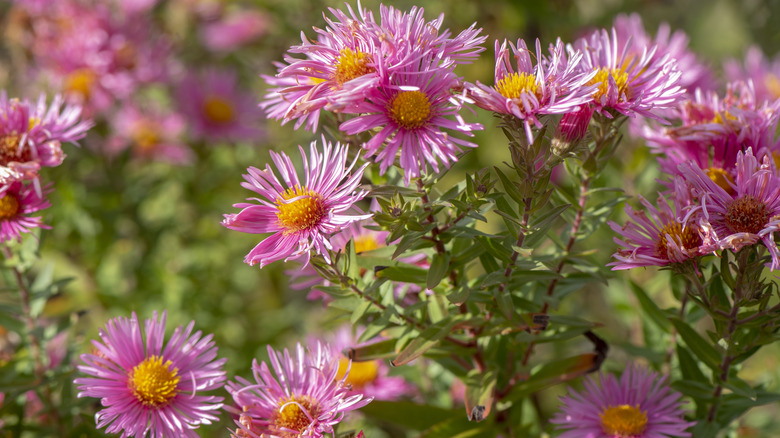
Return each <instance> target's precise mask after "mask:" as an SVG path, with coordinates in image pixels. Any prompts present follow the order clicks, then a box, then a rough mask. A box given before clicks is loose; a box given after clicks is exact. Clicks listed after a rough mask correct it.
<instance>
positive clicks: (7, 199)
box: [0, 193, 19, 220]
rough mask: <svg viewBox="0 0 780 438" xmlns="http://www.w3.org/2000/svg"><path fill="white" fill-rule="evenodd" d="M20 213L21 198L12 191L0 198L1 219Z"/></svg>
mask: <svg viewBox="0 0 780 438" xmlns="http://www.w3.org/2000/svg"><path fill="white" fill-rule="evenodd" d="M17 213H19V200H18V199H16V196H14V195H13V194H11V193H6V194H5V196H3V197H2V198H0V220H6V219H11V218H12V217H14V216H16V214H17Z"/></svg>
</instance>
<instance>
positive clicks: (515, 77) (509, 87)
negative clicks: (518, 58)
mask: <svg viewBox="0 0 780 438" xmlns="http://www.w3.org/2000/svg"><path fill="white" fill-rule="evenodd" d="M496 91H498V92H499V93H501V95H502V96H504V97H506V98H509V99H517V98H518V97H520V95H521V94H523V93H534V94H535V95H536V97H537V99H538V98H539V97H540V96H539V94H538V93H539V90H538V86H537V84H536V77H535V76H534V75H533V74H528V73H512V74H511V75H508V76H504V77H503V78H501V80H499V81H498V83H497V84H496Z"/></svg>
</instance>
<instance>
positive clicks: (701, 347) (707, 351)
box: [671, 318, 721, 371]
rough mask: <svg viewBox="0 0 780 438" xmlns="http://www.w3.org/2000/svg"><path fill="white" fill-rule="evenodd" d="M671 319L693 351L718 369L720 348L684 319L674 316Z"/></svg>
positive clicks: (706, 362) (709, 365)
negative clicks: (716, 347)
mask: <svg viewBox="0 0 780 438" xmlns="http://www.w3.org/2000/svg"><path fill="white" fill-rule="evenodd" d="M671 321H672V324H674V328H675V329H677V333H679V334H680V336H681V337H682V338H683V340H684V341H685V344H686V345H687V346H688V348H689V349H690V350H691V352H692V353H693V354H694V355H695V356H696V357H697V358H699V360H701V361H702V362H703V363H704V364H705V365H707V366H708V367H710V368H711V369H712V370H714V371H718V370H719V369H720V362H721V357H720V353H719V352H718V350H716V349H715V347H713V346H712V345H710V343H709V341H707V340H706V339H704V338H703V337H701V335H699V334H698V333H696V331H695V330H694V329H693V328H692V327H691V326H689V325H688V324H686V323H685V322H684V321H682V320H680V319H677V318H672V319H671Z"/></svg>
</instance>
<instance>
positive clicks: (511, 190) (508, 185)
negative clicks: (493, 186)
mask: <svg viewBox="0 0 780 438" xmlns="http://www.w3.org/2000/svg"><path fill="white" fill-rule="evenodd" d="M493 169H495V171H496V174H497V175H498V179H500V180H501V184H502V185H503V186H504V191H505V192H506V194H507V195H509V197H510V198H512V199H513V200H514V201H515V202H517V205H523V202H524V201H523V195H522V194H521V193H520V191H519V190H517V186H516V185H515V184H514V183H513V182H512V181H510V180H509V178H508V177H507V176H506V175H505V174H504V172H502V171H501V169H499V168H498V167H493Z"/></svg>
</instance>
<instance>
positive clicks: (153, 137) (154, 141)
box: [132, 122, 160, 154]
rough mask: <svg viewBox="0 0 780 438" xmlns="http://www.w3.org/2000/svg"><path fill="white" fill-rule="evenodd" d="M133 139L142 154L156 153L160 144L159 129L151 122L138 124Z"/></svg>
mask: <svg viewBox="0 0 780 438" xmlns="http://www.w3.org/2000/svg"><path fill="white" fill-rule="evenodd" d="M132 137H133V141H135V144H136V145H137V146H138V150H139V152H140V153H141V154H147V153H150V152H152V151H154V150H155V149H156V147H157V145H158V144H160V130H159V127H158V126H156V125H154V124H152V123H149V122H141V123H138V125H137V126H135V129H133V133H132Z"/></svg>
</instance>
